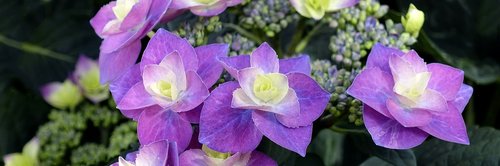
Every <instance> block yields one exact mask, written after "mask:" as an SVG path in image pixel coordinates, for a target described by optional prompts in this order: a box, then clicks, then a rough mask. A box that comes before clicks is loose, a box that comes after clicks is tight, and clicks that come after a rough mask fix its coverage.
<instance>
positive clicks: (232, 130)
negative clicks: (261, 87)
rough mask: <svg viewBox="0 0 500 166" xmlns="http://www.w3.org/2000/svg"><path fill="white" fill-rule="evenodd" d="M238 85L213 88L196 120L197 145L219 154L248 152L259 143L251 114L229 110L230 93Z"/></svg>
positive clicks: (231, 83) (259, 139)
mask: <svg viewBox="0 0 500 166" xmlns="http://www.w3.org/2000/svg"><path fill="white" fill-rule="evenodd" d="M237 88H238V83H236V82H227V83H224V84H221V85H220V86H219V87H217V88H216V89H215V90H214V91H212V94H211V95H210V97H209V98H208V99H207V101H205V104H204V107H203V110H202V111H201V116H200V136H199V141H200V143H202V144H205V145H207V146H208V147H210V148H211V149H214V150H216V151H220V152H232V153H236V152H243V153H245V152H251V151H252V150H254V149H255V148H257V145H259V142H260V141H261V139H262V134H261V133H260V131H259V130H258V129H257V128H256V126H255V125H254V123H253V121H252V110H242V109H234V108H231V105H230V102H229V101H230V100H231V98H232V92H233V91H234V90H235V89H237Z"/></svg>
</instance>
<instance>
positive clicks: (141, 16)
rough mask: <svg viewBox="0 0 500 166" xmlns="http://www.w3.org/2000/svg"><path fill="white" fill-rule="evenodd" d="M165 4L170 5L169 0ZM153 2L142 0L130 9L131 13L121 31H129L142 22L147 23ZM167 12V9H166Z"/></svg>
mask: <svg viewBox="0 0 500 166" xmlns="http://www.w3.org/2000/svg"><path fill="white" fill-rule="evenodd" d="M164 2H166V3H168V2H169V0H164ZM151 3H152V0H141V1H138V2H137V3H136V4H135V5H134V6H133V7H132V9H130V11H129V13H128V14H127V16H125V18H124V19H123V21H122V23H121V25H120V29H121V30H123V31H128V30H130V29H132V28H134V27H136V26H138V25H140V24H141V23H142V22H144V21H146V17H147V14H148V12H149V9H150V8H152V6H151ZM158 7H159V6H158ZM165 10H166V8H165Z"/></svg>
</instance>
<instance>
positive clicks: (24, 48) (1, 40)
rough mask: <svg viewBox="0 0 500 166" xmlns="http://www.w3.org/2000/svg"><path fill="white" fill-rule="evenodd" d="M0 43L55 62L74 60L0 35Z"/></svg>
mask: <svg viewBox="0 0 500 166" xmlns="http://www.w3.org/2000/svg"><path fill="white" fill-rule="evenodd" d="M0 43H3V44H5V45H7V46H9V47H12V48H16V49H19V50H21V51H24V52H28V53H32V54H38V55H42V56H46V57H49V58H53V59H57V60H61V61H65V62H69V63H73V62H74V59H73V58H72V57H70V56H68V55H65V54H61V53H58V52H54V51H52V50H49V49H46V48H43V47H40V46H38V45H35V44H31V43H26V42H19V41H16V40H13V39H9V38H7V37H5V36H4V35H2V34H0Z"/></svg>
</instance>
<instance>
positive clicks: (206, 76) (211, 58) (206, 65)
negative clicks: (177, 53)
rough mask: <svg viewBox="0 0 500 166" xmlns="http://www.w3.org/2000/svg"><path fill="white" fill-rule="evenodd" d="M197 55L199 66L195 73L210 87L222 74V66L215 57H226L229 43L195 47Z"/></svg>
mask: <svg viewBox="0 0 500 166" xmlns="http://www.w3.org/2000/svg"><path fill="white" fill-rule="evenodd" d="M195 51H196V54H197V55H198V60H199V67H198V71H197V73H198V74H199V75H200V77H201V78H202V79H203V82H205V85H207V87H212V86H213V85H214V84H215V83H216V82H217V80H219V78H220V75H221V74H222V70H223V67H222V65H221V64H220V63H219V61H218V60H217V59H219V58H220V57H227V55H228V53H229V45H227V44H210V45H205V46H200V47H196V48H195Z"/></svg>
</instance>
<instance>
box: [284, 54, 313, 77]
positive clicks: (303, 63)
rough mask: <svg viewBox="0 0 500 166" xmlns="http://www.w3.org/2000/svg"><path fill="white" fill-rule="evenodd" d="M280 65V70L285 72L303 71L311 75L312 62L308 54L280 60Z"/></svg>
mask: <svg viewBox="0 0 500 166" xmlns="http://www.w3.org/2000/svg"><path fill="white" fill-rule="evenodd" d="M279 66H280V69H279V71H280V73H283V74H288V73H303V74H305V75H308V76H309V75H311V63H310V58H309V56H307V55H302V56H299V57H295V58H288V59H282V60H279Z"/></svg>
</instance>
